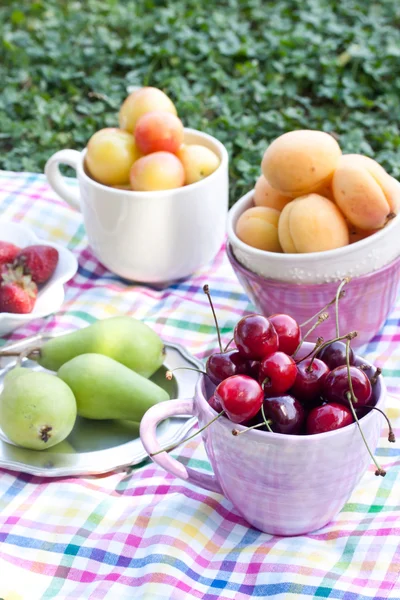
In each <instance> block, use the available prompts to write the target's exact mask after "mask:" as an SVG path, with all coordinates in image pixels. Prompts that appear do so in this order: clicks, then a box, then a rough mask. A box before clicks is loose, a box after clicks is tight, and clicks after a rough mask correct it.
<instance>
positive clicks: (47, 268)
mask: <svg viewBox="0 0 400 600" xmlns="http://www.w3.org/2000/svg"><path fill="white" fill-rule="evenodd" d="M57 263H58V250H56V249H55V248H53V247H52V246H44V245H42V244H37V245H35V246H27V247H26V248H23V249H22V250H21V251H20V252H19V253H18V254H17V256H16V258H15V260H14V263H13V268H15V267H19V266H21V267H23V269H24V274H25V275H30V276H31V278H32V281H34V282H35V283H38V284H39V283H45V282H46V281H47V280H48V279H50V277H51V276H52V275H53V273H54V271H55V268H56V266H57Z"/></svg>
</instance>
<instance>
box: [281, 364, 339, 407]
mask: <svg viewBox="0 0 400 600" xmlns="http://www.w3.org/2000/svg"><path fill="white" fill-rule="evenodd" d="M328 373H329V368H328V367H327V365H326V364H325V363H324V362H322V360H319V359H318V358H314V360H312V359H311V358H307V359H306V360H303V361H301V362H299V363H298V365H297V375H296V380H295V382H294V384H293V387H292V389H291V390H290V393H291V394H293V396H295V397H296V398H297V399H298V400H301V401H302V402H304V403H305V404H306V405H310V404H312V403H313V402H314V401H315V400H316V399H317V398H319V396H321V394H322V391H323V389H324V388H323V383H324V380H325V377H326V376H327V375H328Z"/></svg>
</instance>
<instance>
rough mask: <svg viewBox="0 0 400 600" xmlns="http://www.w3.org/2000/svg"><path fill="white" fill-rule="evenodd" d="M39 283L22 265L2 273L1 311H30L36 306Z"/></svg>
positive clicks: (0, 287)
mask: <svg viewBox="0 0 400 600" xmlns="http://www.w3.org/2000/svg"><path fill="white" fill-rule="evenodd" d="M36 297H37V285H36V283H35V282H34V281H32V279H31V277H30V275H24V274H23V270H22V267H18V268H17V269H9V270H8V271H7V272H6V271H3V273H2V282H1V284H0V312H9V313H24V314H25V313H30V312H32V310H33V307H34V306H35V302H36Z"/></svg>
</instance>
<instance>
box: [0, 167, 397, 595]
mask: <svg viewBox="0 0 400 600" xmlns="http://www.w3.org/2000/svg"><path fill="white" fill-rule="evenodd" d="M0 208H1V216H0V218H1V219H4V220H13V221H19V222H23V223H24V224H26V225H28V226H29V227H31V228H32V229H33V230H34V231H35V233H36V234H37V235H38V236H39V237H41V238H43V239H46V240H54V241H57V242H59V243H62V244H65V245H66V246H68V248H69V249H70V250H72V251H73V252H74V253H75V255H76V257H77V258H78V261H79V271H78V273H77V275H76V276H75V277H74V279H73V280H72V281H70V282H69V283H68V285H67V286H66V298H65V302H64V305H63V307H62V310H61V311H60V312H59V313H57V314H56V315H53V316H51V317H49V318H47V319H44V320H41V321H37V322H33V323H31V324H29V325H28V326H26V327H24V328H21V329H19V330H18V331H16V332H15V333H14V334H13V335H12V336H10V337H9V338H8V339H20V338H22V337H24V336H28V335H32V334H34V333H35V332H37V331H39V330H40V331H45V332H60V331H64V330H70V329H71V330H72V329H74V328H77V327H83V326H84V325H87V324H88V323H91V322H93V320H94V319H97V318H104V317H109V316H112V315H116V314H125V313H128V314H132V315H134V316H135V317H137V318H139V319H143V320H144V321H145V322H146V323H148V324H149V325H150V326H152V327H153V328H154V329H155V330H156V331H157V332H158V333H159V334H160V335H161V336H162V337H163V338H164V339H165V340H170V341H173V342H179V343H180V344H183V345H185V346H186V347H187V349H188V350H189V351H191V352H192V353H193V354H196V355H197V356H199V357H204V356H206V355H207V354H208V353H210V352H211V350H212V349H214V348H215V347H216V335H215V330H214V325H213V322H212V318H211V314H210V310H209V307H208V303H207V299H206V297H205V296H204V294H203V292H202V286H203V285H204V283H206V282H207V283H209V285H210V288H211V290H212V292H213V297H214V300H215V305H216V310H217V312H218V317H219V320H220V322H221V325H222V331H223V336H224V339H226V340H227V341H228V340H229V338H230V334H231V331H232V327H233V325H234V324H235V322H236V321H237V320H238V318H239V317H240V316H241V315H242V314H243V313H244V312H246V311H249V310H251V309H252V307H251V304H250V303H249V301H248V299H247V298H246V297H245V295H244V293H243V290H242V289H241V287H240V286H239V284H238V282H237V280H236V278H235V276H234V274H233V272H232V270H231V267H230V265H229V263H228V262H227V259H226V257H225V253H224V251H223V250H221V252H220V253H219V254H218V256H217V258H216V259H215V261H214V263H213V265H211V266H210V265H208V266H206V267H205V268H204V269H202V270H200V271H198V272H197V273H196V274H195V275H194V276H193V277H192V278H191V279H188V280H187V281H184V282H183V283H180V284H177V285H173V286H171V287H169V288H166V289H155V288H150V287H144V286H143V287H142V286H138V285H130V284H128V283H126V282H122V281H121V280H120V279H118V278H117V277H116V276H114V275H113V274H111V273H110V272H109V271H107V270H106V269H105V268H104V267H103V266H102V265H101V264H99V263H98V262H97V260H96V259H95V257H94V256H93V254H92V252H91V250H90V248H88V246H87V241H86V238H85V231H84V228H83V225H82V219H81V216H80V215H79V214H78V213H76V212H74V211H72V210H71V209H70V208H68V207H67V206H66V205H65V204H64V203H63V202H62V201H61V200H60V199H58V198H57V197H56V196H55V194H54V193H53V192H51V191H50V190H49V188H48V186H47V184H46V181H45V179H44V177H43V176H41V175H35V174H26V173H24V174H20V173H7V172H1V171H0ZM399 340H400V304H398V306H397V308H396V309H395V310H394V311H393V313H392V314H391V315H390V318H389V319H388V321H387V323H386V325H385V327H384V329H383V330H382V332H381V334H380V335H379V336H378V337H376V339H374V340H373V341H372V342H371V343H370V344H369V346H368V347H367V349H366V351H365V355H366V356H367V357H368V358H369V359H371V360H373V361H375V363H376V364H378V365H380V366H382V367H383V368H384V374H385V377H386V381H387V383H388V386H389V390H390V391H391V393H392V395H393V396H396V394H399V392H400V350H399V348H398V345H399ZM6 341H7V340H6V339H4V340H1V343H6ZM399 407H400V402H399V401H397V400H396V398H394V399H393V400H391V402H390V410H389V415H390V417H391V418H392V419H393V422H394V424H395V427H396V428H397V433H398V436H399V438H400V408H399ZM173 454H174V456H176V457H179V458H180V460H181V461H183V462H184V463H185V464H189V465H190V466H192V467H196V468H199V469H205V470H210V466H209V463H208V461H207V458H206V455H205V452H204V449H203V446H202V445H201V443H200V442H199V440H198V439H196V438H195V439H194V440H193V441H191V442H188V443H186V445H184V446H181V447H180V449H179V450H176V451H175V452H174V453H173ZM377 456H378V457H379V460H380V462H381V463H382V464H383V466H384V467H385V468H386V469H387V471H388V473H387V476H386V477H385V478H378V477H375V476H374V467H373V466H372V465H371V468H370V470H369V471H368V473H367V474H366V475H365V476H364V478H363V479H362V481H361V483H360V485H358V487H357V489H356V490H355V492H354V493H353V495H352V497H351V499H350V501H349V502H348V504H347V505H346V506H345V508H344V509H343V511H342V512H341V513H340V515H339V516H338V517H337V519H336V520H335V522H334V523H332V524H330V525H328V526H327V527H325V528H324V529H321V530H320V531H318V532H317V533H314V534H312V535H306V536H300V537H292V538H281V537H273V536H270V535H267V534H264V533H260V532H258V531H255V530H254V529H251V528H249V527H248V526H247V525H246V523H245V522H244V521H243V519H242V518H241V517H240V516H239V515H238V514H237V512H236V511H235V510H234V508H233V507H232V506H231V504H230V503H229V502H228V501H227V500H225V499H224V498H222V497H221V496H219V495H217V494H213V493H209V492H204V491H202V490H200V489H198V488H195V487H192V486H191V485H188V484H185V483H183V482H182V481H180V480H177V479H174V478H173V477H171V476H169V475H167V474H166V473H165V472H164V471H162V470H161V469H160V468H158V467H157V466H155V465H154V464H152V463H150V462H146V463H144V464H142V465H140V466H139V467H137V468H135V469H129V470H127V471H125V472H114V473H111V474H107V475H105V476H100V477H99V476H97V477H95V476H93V477H82V478H72V477H67V478H63V479H57V480H56V479H47V478H38V477H33V476H31V475H28V474H24V473H21V474H16V473H13V472H10V471H5V470H0V542H1V544H0V598H3V599H4V600H20V599H23V600H39V599H42V598H43V599H50V598H56V599H64V598H79V599H80V600H83V599H89V598H90V599H91V598H93V599H95V598H96V599H103V598H107V599H116V600H117V599H118V600H125V599H126V600H128V599H129V600H131V599H132V598H139V599H141V600H167V599H168V600H182V599H186V598H188V599H189V598H203V599H204V600H214V599H217V598H219V599H221V600H228V599H229V600H233V599H234V600H245V599H248V598H250V597H252V598H253V597H254V598H267V597H268V598H282V599H286V598H288V599H290V598H299V599H309V598H343V599H346V600H356V599H360V600H372V599H375V600H380V599H382V600H383V599H387V598H391V599H392V600H395V599H400V583H399V574H400V474H399V465H400V446H399V444H398V445H393V444H391V445H390V446H389V444H388V442H387V441H386V439H385V438H382V440H381V443H380V445H379V448H378V451H377Z"/></svg>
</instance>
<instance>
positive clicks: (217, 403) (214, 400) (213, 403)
mask: <svg viewBox="0 0 400 600" xmlns="http://www.w3.org/2000/svg"><path fill="white" fill-rule="evenodd" d="M208 404H209V405H210V406H211V408H213V409H214V410H215V412H217V413H220V412H222V406H221V403H220V401H219V400H218V398H216V397H215V394H213V395H212V396H210V397H209V399H208Z"/></svg>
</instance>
